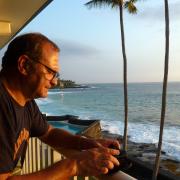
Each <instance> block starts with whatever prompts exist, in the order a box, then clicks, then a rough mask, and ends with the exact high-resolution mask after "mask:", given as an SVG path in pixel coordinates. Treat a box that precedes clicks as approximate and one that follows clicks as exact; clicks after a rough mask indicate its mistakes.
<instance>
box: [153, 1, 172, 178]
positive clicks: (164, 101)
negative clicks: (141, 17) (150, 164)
mask: <svg viewBox="0 0 180 180" xmlns="http://www.w3.org/2000/svg"><path fill="white" fill-rule="evenodd" d="M164 7H165V26H166V29H165V35H166V49H165V63H164V80H163V92H162V107H161V121H160V133H159V143H158V150H157V155H156V161H155V165H154V169H153V177H152V179H153V180H156V179H157V174H158V171H159V163H160V156H161V147H162V139H163V129H164V119H165V113H166V92H167V81H168V66H169V7H168V0H164Z"/></svg>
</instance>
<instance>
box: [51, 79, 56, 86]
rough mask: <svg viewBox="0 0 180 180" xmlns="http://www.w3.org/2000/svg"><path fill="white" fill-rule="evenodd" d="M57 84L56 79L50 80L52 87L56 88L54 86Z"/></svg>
mask: <svg viewBox="0 0 180 180" xmlns="http://www.w3.org/2000/svg"><path fill="white" fill-rule="evenodd" d="M57 82H58V79H57V78H53V79H52V80H51V85H52V86H56V85H57Z"/></svg>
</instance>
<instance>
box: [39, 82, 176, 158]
mask: <svg viewBox="0 0 180 180" xmlns="http://www.w3.org/2000/svg"><path fill="white" fill-rule="evenodd" d="M88 87H89V88H70V89H63V90H59V89H52V90H50V91H49V93H48V97H47V98H45V99H37V100H36V102H37V104H38V105H39V108H40V110H41V111H42V112H43V113H46V114H47V115H67V114H69V115H76V116H79V118H81V119H84V120H86V119H99V120H101V126H102V129H104V130H107V131H109V132H111V133H116V134H120V135H123V129H124V98H123V84H120V83H119V84H88ZM161 95H162V83H129V84H128V104H129V112H128V121H129V123H128V136H129V138H130V140H131V141H134V142H139V143H141V142H144V143H156V144H157V142H158V139H159V124H160V114H161ZM162 150H163V151H165V152H166V153H167V155H169V156H171V157H172V159H174V160H178V161H180V82H179V83H177V82H171V83H169V84H168V90H167V108H166V117H165V127H164V135H163V146H162Z"/></svg>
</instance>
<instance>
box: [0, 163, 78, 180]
mask: <svg viewBox="0 0 180 180" xmlns="http://www.w3.org/2000/svg"><path fill="white" fill-rule="evenodd" d="M76 167H77V166H76V161H75V160H73V159H64V160H61V161H59V162H57V163H55V164H53V165H52V166H50V167H48V168H46V169H43V170H41V171H38V172H35V173H31V174H26V175H17V176H11V174H10V173H6V174H0V180H24V179H26V180H32V179H36V180H44V179H46V180H56V179H63V180H68V179H69V178H70V177H72V176H75V175H76V174H77V172H76Z"/></svg>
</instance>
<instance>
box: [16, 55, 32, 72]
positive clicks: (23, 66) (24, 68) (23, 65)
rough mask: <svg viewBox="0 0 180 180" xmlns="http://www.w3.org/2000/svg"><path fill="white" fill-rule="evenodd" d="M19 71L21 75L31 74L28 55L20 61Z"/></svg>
mask: <svg viewBox="0 0 180 180" xmlns="http://www.w3.org/2000/svg"><path fill="white" fill-rule="evenodd" d="M17 66H18V70H19V72H20V73H21V74H24V75H27V74H28V73H29V72H30V66H31V64H30V63H29V59H28V57H27V56H26V55H21V56H20V57H19V59H18V64H17Z"/></svg>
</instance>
